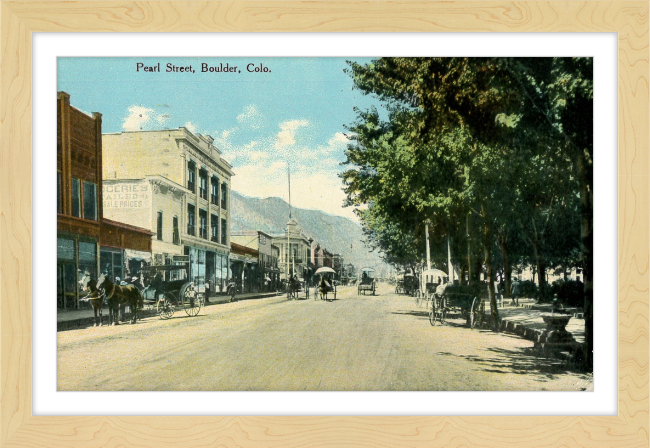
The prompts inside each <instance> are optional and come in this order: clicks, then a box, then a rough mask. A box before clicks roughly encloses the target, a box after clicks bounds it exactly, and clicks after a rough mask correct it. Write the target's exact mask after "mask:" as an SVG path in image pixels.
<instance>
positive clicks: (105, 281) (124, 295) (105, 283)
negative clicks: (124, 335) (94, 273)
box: [97, 274, 144, 325]
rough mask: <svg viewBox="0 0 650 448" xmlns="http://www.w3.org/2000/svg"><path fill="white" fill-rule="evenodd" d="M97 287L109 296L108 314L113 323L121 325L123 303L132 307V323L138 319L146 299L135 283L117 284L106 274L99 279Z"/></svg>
mask: <svg viewBox="0 0 650 448" xmlns="http://www.w3.org/2000/svg"><path fill="white" fill-rule="evenodd" d="M97 289H99V290H100V291H103V293H104V294H105V295H106V297H107V298H108V314H109V320H110V322H111V325H119V322H118V312H119V307H120V305H122V304H125V303H126V304H128V305H129V307H130V308H131V323H132V324H135V323H136V321H137V320H138V308H142V307H143V305H144V300H143V299H142V294H140V291H139V290H138V288H136V287H135V286H134V285H131V284H129V285H124V286H120V285H116V284H115V283H113V282H112V281H111V279H110V278H108V276H107V275H106V274H102V275H100V276H99V278H98V279H97Z"/></svg>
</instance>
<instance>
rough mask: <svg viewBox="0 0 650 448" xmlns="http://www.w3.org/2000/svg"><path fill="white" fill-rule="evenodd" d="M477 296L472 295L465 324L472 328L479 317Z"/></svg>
mask: <svg viewBox="0 0 650 448" xmlns="http://www.w3.org/2000/svg"><path fill="white" fill-rule="evenodd" d="M478 308H479V298H478V297H474V300H472V307H471V308H470V311H469V316H467V326H468V327H469V328H474V327H475V326H476V324H477V322H478V318H479V309H478Z"/></svg>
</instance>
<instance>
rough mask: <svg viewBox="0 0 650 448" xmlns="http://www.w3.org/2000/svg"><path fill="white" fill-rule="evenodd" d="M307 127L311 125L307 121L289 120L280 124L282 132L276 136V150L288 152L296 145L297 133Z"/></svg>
mask: <svg viewBox="0 0 650 448" xmlns="http://www.w3.org/2000/svg"><path fill="white" fill-rule="evenodd" d="M307 125H309V121H307V120H305V119H302V120H289V121H285V122H282V123H280V132H278V135H277V136H276V140H275V149H277V150H278V151H282V152H286V150H287V149H288V148H289V147H291V146H293V145H294V144H295V143H296V138H295V137H296V131H297V130H298V129H300V128H302V127H305V126H307Z"/></svg>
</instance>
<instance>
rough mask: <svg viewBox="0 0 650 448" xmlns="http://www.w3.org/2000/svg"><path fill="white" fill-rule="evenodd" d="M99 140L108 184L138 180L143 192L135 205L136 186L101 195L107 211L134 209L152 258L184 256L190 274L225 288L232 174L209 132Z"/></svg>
mask: <svg viewBox="0 0 650 448" xmlns="http://www.w3.org/2000/svg"><path fill="white" fill-rule="evenodd" d="M102 142H103V147H104V160H103V169H102V171H103V173H104V179H106V182H107V185H109V184H110V185H112V186H115V187H116V188H117V186H118V185H123V186H124V188H127V190H128V186H129V185H130V186H132V187H134V186H135V185H138V186H141V187H142V188H146V191H143V192H140V193H141V194H148V195H149V196H148V199H146V201H147V202H146V204H144V203H143V204H140V203H139V202H137V201H139V200H140V199H137V197H136V198H134V196H133V195H134V194H135V193H137V192H134V191H132V192H129V191H127V190H120V191H113V192H112V193H113V194H112V195H111V196H110V197H109V198H106V199H105V202H106V203H107V205H108V207H107V208H109V209H110V210H111V217H113V216H115V217H117V216H118V215H119V216H128V215H134V216H133V217H132V219H134V220H136V221H137V222H145V223H146V224H147V225H146V227H147V228H150V229H152V231H153V232H154V237H153V238H154V239H153V242H154V260H153V262H154V263H155V264H165V263H170V262H172V261H173V259H174V256H176V257H181V256H182V257H185V259H186V260H187V261H188V262H189V263H190V278H191V279H192V280H195V281H197V282H198V283H199V284H201V283H202V282H203V281H205V282H209V283H210V287H211V288H212V290H213V291H215V290H216V291H217V292H223V291H225V289H226V287H227V281H228V265H229V262H228V256H229V253H230V210H229V207H230V188H231V187H230V185H231V184H230V182H231V178H232V176H233V172H232V167H231V165H230V164H229V163H228V162H227V161H226V160H224V159H223V158H221V152H220V151H219V149H218V148H217V147H215V146H214V144H213V142H214V140H213V139H212V137H210V136H204V135H194V134H193V133H192V132H190V131H189V130H188V129H186V128H184V127H182V128H179V129H170V130H161V131H136V132H120V133H115V134H104V135H103V136H102ZM107 193H108V192H107ZM143 200H144V199H143ZM120 209H122V210H120ZM136 215H137V218H136ZM114 219H117V218H114ZM123 219H130V218H123ZM126 222H132V221H126ZM179 252H180V253H179Z"/></svg>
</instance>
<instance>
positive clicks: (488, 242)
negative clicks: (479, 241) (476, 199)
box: [481, 203, 499, 331]
mask: <svg viewBox="0 0 650 448" xmlns="http://www.w3.org/2000/svg"><path fill="white" fill-rule="evenodd" d="M481 214H482V215H483V219H484V229H485V267H486V268H487V281H488V297H489V298H490V311H491V313H492V330H494V331H499V310H498V309H497V299H496V294H495V291H494V270H493V269H492V247H491V246H492V238H491V235H490V223H489V221H488V216H487V207H486V206H485V203H483V204H481Z"/></svg>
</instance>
